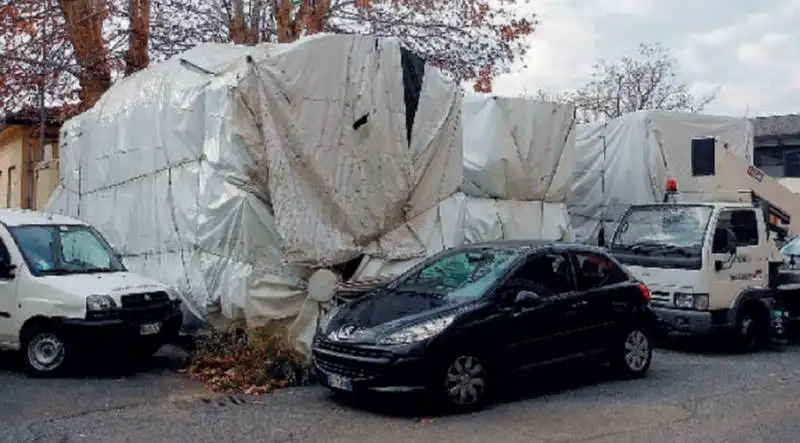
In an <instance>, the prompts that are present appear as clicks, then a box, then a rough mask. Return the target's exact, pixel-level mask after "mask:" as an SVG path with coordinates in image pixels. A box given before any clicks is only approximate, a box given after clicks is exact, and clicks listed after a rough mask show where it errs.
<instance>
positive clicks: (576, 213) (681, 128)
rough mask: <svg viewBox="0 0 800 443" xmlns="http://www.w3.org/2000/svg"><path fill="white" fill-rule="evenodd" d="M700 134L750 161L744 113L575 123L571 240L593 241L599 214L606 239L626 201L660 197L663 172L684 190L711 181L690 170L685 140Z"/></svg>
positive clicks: (643, 115)
mask: <svg viewBox="0 0 800 443" xmlns="http://www.w3.org/2000/svg"><path fill="white" fill-rule="evenodd" d="M704 137H714V138H716V139H717V144H718V145H719V146H726V145H727V149H729V150H730V151H731V152H733V153H735V154H737V155H739V156H741V157H743V158H745V159H747V161H752V158H753V127H752V125H751V124H750V122H749V121H748V120H747V119H746V118H733V117H718V116H709V115H699V114H690V113H676V112H664V111H651V112H644V111H642V112H636V113H631V114H626V115H623V116H622V117H619V118H616V119H614V120H611V121H609V122H606V123H595V124H589V125H578V126H577V137H576V141H575V151H576V165H577V166H576V167H577V171H576V174H575V179H574V181H573V185H572V191H571V195H570V196H569V198H568V199H567V204H568V207H569V213H570V216H571V220H572V228H573V229H574V230H575V237H576V240H578V241H585V242H590V243H597V241H598V234H599V232H600V226H601V224H602V221H603V220H604V221H605V224H604V230H605V238H606V240H610V236H611V234H612V233H613V230H614V226H615V225H614V224H615V222H616V220H617V219H618V218H619V217H620V216H621V215H622V214H623V213H624V212H625V210H626V209H627V208H628V206H629V205H631V204H641V203H653V202H658V201H661V199H662V198H663V195H664V189H665V183H666V179H667V178H668V177H674V178H675V179H676V180H677V181H678V184H679V187H680V189H682V190H686V191H689V190H692V191H703V190H705V189H707V188H709V186H712V185H713V178H709V177H692V175H691V141H692V139H695V138H704Z"/></svg>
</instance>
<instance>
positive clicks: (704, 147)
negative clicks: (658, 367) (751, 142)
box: [606, 138, 800, 351]
mask: <svg viewBox="0 0 800 443" xmlns="http://www.w3.org/2000/svg"><path fill="white" fill-rule="evenodd" d="M691 149H692V153H691V154H692V165H691V176H692V179H693V181H695V182H697V180H695V179H694V178H696V177H699V178H706V179H707V180H706V182H705V183H706V184H711V186H705V188H704V189H703V190H693V191H689V192H684V191H679V189H678V182H677V180H675V179H673V178H670V179H668V180H667V184H666V188H667V189H666V192H665V197H664V201H663V202H662V203H656V204H644V205H642V204H637V205H632V206H631V207H630V208H629V209H628V210H627V211H626V212H625V214H624V215H623V216H622V217H621V218H620V220H619V223H618V224H617V228H616V230H615V233H614V236H613V238H612V240H611V242H610V244H608V245H606V246H607V248H608V249H609V250H610V252H611V253H612V254H613V255H614V256H615V257H616V258H617V259H618V260H619V261H620V262H622V263H623V264H625V265H626V266H627V267H628V268H629V269H630V270H631V271H632V272H633V273H634V274H636V275H637V276H638V277H639V278H640V279H641V280H642V281H643V282H644V283H645V284H646V285H647V286H648V287H649V288H650V290H651V304H652V307H653V309H654V311H655V312H656V313H657V314H658V317H659V319H660V321H661V323H662V325H663V326H664V328H665V329H666V332H668V333H670V335H672V334H675V333H677V334H684V335H695V336H696V335H711V334H716V333H722V334H726V335H728V336H729V337H732V338H733V339H734V343H735V344H736V346H737V347H738V348H739V349H741V350H747V351H749V350H754V349H757V348H759V347H762V346H764V345H766V344H767V343H769V341H770V339H773V338H779V339H781V340H783V338H784V337H785V332H786V327H787V325H788V324H789V321H791V320H792V319H794V318H800V284H797V283H796V282H795V281H793V278H792V277H793V275H796V274H791V273H789V272H784V271H783V270H782V269H781V266H782V264H783V260H782V258H781V254H780V252H779V250H778V248H777V247H776V245H775V239H776V238H783V237H785V236H786V235H787V233H788V232H793V233H800V197H799V196H797V195H796V194H794V193H792V192H791V191H790V190H788V189H787V188H785V187H784V186H782V185H781V184H779V183H778V182H777V181H776V180H774V179H772V178H770V177H768V176H767V175H765V174H764V172H763V171H761V170H760V169H758V168H757V167H755V166H753V165H752V164H750V163H748V162H747V161H745V160H744V159H742V158H739V157H737V156H736V155H734V154H732V153H730V152H728V151H727V149H725V147H721V146H718V144H717V142H716V140H715V139H714V138H707V139H696V140H693V141H692V146H691Z"/></svg>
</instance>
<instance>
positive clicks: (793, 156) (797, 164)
mask: <svg viewBox="0 0 800 443" xmlns="http://www.w3.org/2000/svg"><path fill="white" fill-rule="evenodd" d="M784 159H785V164H784V167H783V173H784V175H783V176H784V177H800V149H798V148H792V149H787V150H786V151H785V152H784ZM767 175H769V174H767Z"/></svg>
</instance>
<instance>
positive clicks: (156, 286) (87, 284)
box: [37, 272, 167, 302]
mask: <svg viewBox="0 0 800 443" xmlns="http://www.w3.org/2000/svg"><path fill="white" fill-rule="evenodd" d="M37 280H38V281H39V283H41V284H43V285H45V286H49V287H51V288H53V289H55V290H57V291H60V292H65V293H70V294H74V295H77V296H81V297H85V296H87V295H91V294H105V295H110V296H111V297H112V298H114V300H115V301H117V302H119V297H120V296H121V295H124V294H131V293H137V292H149V291H165V290H167V287H166V286H165V285H163V284H162V283H159V282H158V281H156V280H153V279H151V278H147V277H145V276H142V275H139V274H136V273H133V272H109V273H97V274H71V275H48V276H44V277H39V278H37Z"/></svg>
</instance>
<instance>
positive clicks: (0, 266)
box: [0, 257, 17, 279]
mask: <svg viewBox="0 0 800 443" xmlns="http://www.w3.org/2000/svg"><path fill="white" fill-rule="evenodd" d="M16 268H17V267H16V266H15V265H12V264H11V263H9V262H8V261H6V259H5V257H0V278H5V279H10V278H14V270H15V269H16Z"/></svg>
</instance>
